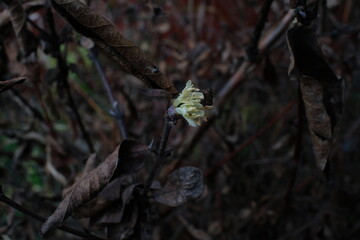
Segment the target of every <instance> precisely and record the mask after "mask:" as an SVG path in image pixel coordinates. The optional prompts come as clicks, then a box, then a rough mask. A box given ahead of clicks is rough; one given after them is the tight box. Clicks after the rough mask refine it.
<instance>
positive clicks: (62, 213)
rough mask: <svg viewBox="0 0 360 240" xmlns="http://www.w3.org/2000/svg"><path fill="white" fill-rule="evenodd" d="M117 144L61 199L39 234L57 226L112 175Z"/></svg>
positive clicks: (91, 196)
mask: <svg viewBox="0 0 360 240" xmlns="http://www.w3.org/2000/svg"><path fill="white" fill-rule="evenodd" d="M119 148H120V146H118V147H117V148H116V149H115V151H114V152H113V153H112V154H111V155H110V156H108V157H107V158H106V159H105V161H104V162H102V163H101V164H100V165H99V166H98V167H97V168H95V169H94V170H92V171H91V172H90V173H89V174H88V175H86V176H84V177H83V178H82V179H81V180H80V181H79V182H78V183H76V185H75V186H74V187H73V189H72V190H71V191H70V192H69V193H68V194H67V195H66V197H65V198H64V199H63V200H62V201H61V203H60V204H59V206H58V207H57V208H56V210H55V212H54V213H53V214H52V215H51V216H50V217H49V218H48V219H47V220H46V222H45V223H43V225H42V226H41V235H44V234H46V233H47V232H49V231H51V230H53V229H55V228H56V227H58V226H59V225H60V224H61V222H62V221H63V220H64V219H66V218H67V217H69V216H70V215H71V214H72V213H73V212H74V211H75V210H76V209H78V208H79V207H80V206H81V205H83V204H85V203H86V202H88V201H90V200H91V199H92V198H94V197H95V196H96V194H97V193H98V192H99V191H100V190H101V189H103V188H104V187H105V186H106V184H107V183H108V182H109V181H110V179H111V178H112V177H113V174H114V172H115V169H116V167H117V164H118V155H119Z"/></svg>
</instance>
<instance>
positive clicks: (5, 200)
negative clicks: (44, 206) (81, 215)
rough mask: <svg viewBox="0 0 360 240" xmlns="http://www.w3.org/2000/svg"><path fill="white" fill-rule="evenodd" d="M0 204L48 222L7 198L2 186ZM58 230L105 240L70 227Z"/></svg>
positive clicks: (93, 239)
mask: <svg viewBox="0 0 360 240" xmlns="http://www.w3.org/2000/svg"><path fill="white" fill-rule="evenodd" d="M0 202H3V203H5V204H7V205H8V206H10V207H12V208H14V209H16V210H17V211H19V212H22V213H23V214H25V215H27V216H29V217H31V218H33V219H35V220H37V221H40V222H45V221H46V218H45V217H43V216H40V215H38V214H36V213H34V212H32V211H31V210H29V209H27V208H25V207H23V206H21V205H20V204H18V203H17V202H15V201H14V200H12V199H11V198H9V197H7V196H6V195H5V194H4V192H3V190H2V185H0ZM58 228H59V229H60V230H62V231H64V232H68V233H71V234H73V235H76V236H78V237H82V238H84V239H92V240H104V239H103V238H100V237H97V236H94V235H91V234H89V233H86V232H82V231H79V230H77V229H74V228H71V227H68V226H59V227H58Z"/></svg>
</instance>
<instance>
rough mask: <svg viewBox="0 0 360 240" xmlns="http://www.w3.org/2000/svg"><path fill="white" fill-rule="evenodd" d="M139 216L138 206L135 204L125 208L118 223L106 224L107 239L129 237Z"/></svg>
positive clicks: (120, 239) (121, 239) (115, 239)
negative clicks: (122, 216)
mask: <svg viewBox="0 0 360 240" xmlns="http://www.w3.org/2000/svg"><path fill="white" fill-rule="evenodd" d="M138 217H139V208H138V206H137V205H136V204H133V205H132V206H131V207H129V208H127V210H126V212H125V213H124V218H123V220H122V221H121V222H120V223H117V224H109V225H108V226H107V230H108V239H109V240H124V239H130V237H131V236H132V235H133V234H134V228H135V225H136V223H137V220H138Z"/></svg>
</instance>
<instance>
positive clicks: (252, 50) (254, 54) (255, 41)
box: [246, 0, 273, 62]
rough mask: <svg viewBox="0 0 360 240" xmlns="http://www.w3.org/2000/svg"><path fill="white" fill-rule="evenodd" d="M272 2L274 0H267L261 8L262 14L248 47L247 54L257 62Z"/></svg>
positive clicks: (252, 60) (251, 59)
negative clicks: (262, 34)
mask: <svg viewBox="0 0 360 240" xmlns="http://www.w3.org/2000/svg"><path fill="white" fill-rule="evenodd" d="M272 2H273V0H266V2H265V4H264V6H263V7H262V8H261V16H260V19H259V21H258V23H257V24H256V26H255V29H254V32H253V37H252V41H251V45H250V46H249V47H248V48H247V49H246V53H247V56H248V58H249V60H250V61H251V62H256V60H257V59H258V56H259V48H258V45H259V40H260V37H261V33H262V31H263V29H264V27H265V23H266V20H267V17H268V15H269V12H270V7H271V4H272Z"/></svg>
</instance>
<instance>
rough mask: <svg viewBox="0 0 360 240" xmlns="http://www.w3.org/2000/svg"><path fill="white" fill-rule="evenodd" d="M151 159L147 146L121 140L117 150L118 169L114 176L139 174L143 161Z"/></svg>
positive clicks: (151, 155)
mask: <svg viewBox="0 0 360 240" xmlns="http://www.w3.org/2000/svg"><path fill="white" fill-rule="evenodd" d="M152 157H154V154H153V153H152V151H151V149H150V148H149V146H147V145H145V144H142V143H141V142H138V141H135V140H132V139H125V140H123V141H122V142H121V145H120V150H119V167H118V168H117V169H116V173H115V176H120V175H123V174H129V173H137V172H139V171H140V170H141V169H142V168H143V167H144V163H145V161H146V160H148V159H150V158H152Z"/></svg>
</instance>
